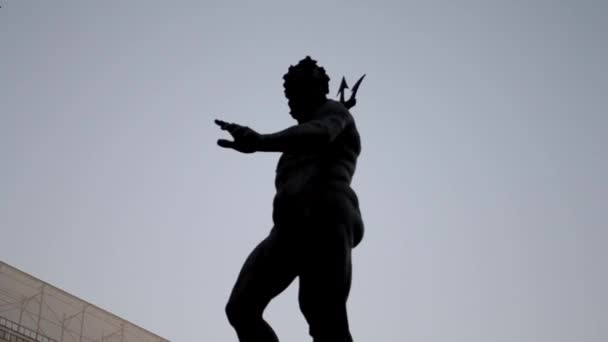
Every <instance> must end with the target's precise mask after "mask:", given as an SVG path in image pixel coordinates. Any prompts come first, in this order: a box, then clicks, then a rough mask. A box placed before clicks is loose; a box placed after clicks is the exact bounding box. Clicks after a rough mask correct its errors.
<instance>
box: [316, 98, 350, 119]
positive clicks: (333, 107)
mask: <svg viewBox="0 0 608 342" xmlns="http://www.w3.org/2000/svg"><path fill="white" fill-rule="evenodd" d="M322 112H323V115H339V116H344V117H350V116H351V114H350V112H349V110H348V108H346V106H344V104H343V103H341V102H339V101H336V100H332V99H328V100H327V102H325V104H324V105H323V106H322Z"/></svg>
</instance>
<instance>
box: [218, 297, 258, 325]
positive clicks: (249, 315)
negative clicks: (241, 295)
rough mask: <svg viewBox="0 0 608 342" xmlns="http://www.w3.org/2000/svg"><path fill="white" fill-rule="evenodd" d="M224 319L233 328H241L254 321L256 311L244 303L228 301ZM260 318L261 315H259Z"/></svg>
mask: <svg viewBox="0 0 608 342" xmlns="http://www.w3.org/2000/svg"><path fill="white" fill-rule="evenodd" d="M225 311H226V317H227V318H228V322H230V324H231V325H232V326H233V327H238V326H243V325H245V324H247V323H248V322H251V321H254V320H255V319H256V315H257V314H256V310H255V309H254V307H253V306H251V305H248V304H247V303H246V302H242V301H238V300H234V299H230V300H229V301H228V303H227V304H226V308H225ZM259 316H260V317H261V314H260V315H259Z"/></svg>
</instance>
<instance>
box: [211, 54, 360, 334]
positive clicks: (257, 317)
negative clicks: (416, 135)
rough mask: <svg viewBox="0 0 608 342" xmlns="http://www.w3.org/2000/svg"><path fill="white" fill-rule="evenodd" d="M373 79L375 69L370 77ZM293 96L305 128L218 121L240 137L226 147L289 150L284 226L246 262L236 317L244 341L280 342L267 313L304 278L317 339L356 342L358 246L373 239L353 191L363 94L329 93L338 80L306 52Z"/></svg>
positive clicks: (233, 300) (279, 198) (303, 301)
mask: <svg viewBox="0 0 608 342" xmlns="http://www.w3.org/2000/svg"><path fill="white" fill-rule="evenodd" d="M364 76H365V75H364ZM283 79H284V89H285V96H286V97H287V99H288V104H289V108H290V114H291V116H292V117H293V118H294V119H295V120H297V121H298V124H297V125H294V126H291V127H289V128H287V129H285V130H283V131H280V132H277V133H273V134H260V133H258V132H256V131H254V130H253V129H251V128H249V127H246V126H241V125H237V124H234V123H227V122H224V121H221V120H215V123H216V124H217V125H219V127H220V128H221V129H222V130H225V131H228V133H230V135H231V136H232V138H233V139H234V140H232V141H231V140H225V139H220V140H218V141H217V143H218V145H219V146H221V147H225V148H231V149H234V150H236V151H239V152H243V153H253V152H281V153H282V155H281V158H280V159H279V162H278V165H277V169H276V179H275V186H276V195H275V197H274V201H273V213H272V218H273V221H274V226H273V228H272V229H271V231H270V233H269V235H268V237H266V238H265V239H264V240H263V241H262V242H260V243H259V245H258V246H257V247H255V249H254V250H253V251H252V252H251V254H250V255H249V257H248V258H247V260H246V261H245V263H244V265H243V267H242V269H241V272H240V274H239V275H238V279H237V281H236V284H235V285H234V288H233V290H232V293H231V295H230V298H229V300H228V304H227V305H226V314H227V316H228V320H229V322H230V324H231V325H232V326H233V327H234V329H235V330H236V333H237V335H238V338H239V341H240V342H277V341H278V338H277V336H276V334H275V333H274V331H273V330H272V328H270V326H269V325H268V323H267V322H266V321H265V320H264V319H263V317H262V314H263V312H264V309H265V308H266V306H267V305H268V303H269V302H270V300H272V299H273V298H274V297H275V296H277V295H278V294H280V293H281V292H283V290H285V289H286V288H287V287H288V286H289V285H290V284H291V282H292V281H293V280H294V279H295V278H299V283H300V284H299V285H300V287H299V295H298V300H299V304H300V309H301V311H302V314H303V315H304V317H305V318H306V321H307V322H308V325H309V332H310V335H311V336H312V338H313V340H314V341H315V342H338V341H339V342H351V341H352V337H351V334H350V331H349V326H348V318H347V310H346V302H347V299H348V295H349V292H350V286H351V267H352V265H351V250H352V249H353V248H354V247H355V246H357V245H358V244H359V242H360V241H361V239H362V237H363V221H362V219H361V213H360V211H359V203H358V199H357V195H356V194H355V192H354V191H353V189H352V188H351V186H350V184H351V179H352V177H353V174H354V172H355V166H356V162H357V157H358V156H359V153H360V152H361V142H360V138H359V133H358V131H357V128H356V126H355V121H354V119H353V117H352V115H351V114H350V112H349V110H348V108H350V107H352V106H354V105H355V103H356V100H355V98H354V95H355V93H356V91H357V88H358V86H359V84H360V83H361V80H362V79H363V77H362V78H361V79H360V80H359V81H358V82H357V84H356V85H355V86H354V87H353V89H352V90H353V91H352V93H353V95H352V96H351V99H349V100H348V101H345V100H344V89H345V88H347V87H348V86H347V85H346V82H345V81H344V80H343V82H342V85H341V87H340V92H339V94H340V95H341V101H334V100H331V99H328V98H327V94H328V92H329V89H328V87H329V77H328V76H327V74H326V72H325V70H324V68H322V67H320V66H318V65H317V62H316V61H314V60H313V59H311V58H310V57H306V58H305V59H303V60H301V61H300V62H299V63H298V64H297V65H295V66H291V67H290V68H289V71H288V72H287V74H285V76H284V77H283Z"/></svg>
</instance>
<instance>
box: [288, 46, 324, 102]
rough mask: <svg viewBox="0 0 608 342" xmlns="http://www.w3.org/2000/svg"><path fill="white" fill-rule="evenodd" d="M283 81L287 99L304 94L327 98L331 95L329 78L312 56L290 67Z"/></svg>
mask: <svg viewBox="0 0 608 342" xmlns="http://www.w3.org/2000/svg"><path fill="white" fill-rule="evenodd" d="M283 80H284V82H283V87H284V88H285V95H286V96H287V97H290V95H293V94H301V93H302V92H304V93H307V94H311V95H313V94H314V95H316V96H320V97H325V96H326V95H327V94H328V93H329V76H327V73H326V72H325V69H324V68H323V67H321V66H318V65H317V61H315V60H314V59H312V58H310V56H306V58H304V59H303V60H301V61H300V62H299V63H298V64H297V65H295V66H294V65H292V66H290V67H289V70H288V72H287V73H286V74H285V75H284V76H283Z"/></svg>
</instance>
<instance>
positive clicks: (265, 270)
mask: <svg viewBox="0 0 608 342" xmlns="http://www.w3.org/2000/svg"><path fill="white" fill-rule="evenodd" d="M291 254H292V253H291V251H290V246H289V244H288V243H285V242H284V241H282V240H281V239H280V238H279V237H278V236H276V234H273V233H272V232H271V234H270V235H269V236H268V237H267V238H266V239H264V240H263V241H262V242H260V244H258V246H257V247H256V248H255V249H254V250H253V251H252V252H251V254H250V255H249V257H248V258H247V260H246V261H245V264H244V265H243V268H242V269H241V272H240V274H239V276H238V279H237V281H236V284H235V285H234V288H233V290H232V293H231V295H230V299H229V300H228V304H227V305H226V314H227V316H228V320H229V321H230V324H231V325H232V326H233V327H234V329H235V330H236V333H237V335H238V337H239V341H240V342H278V339H277V336H276V334H275V333H274V331H273V330H272V328H270V326H269V325H268V323H266V321H264V319H263V318H262V314H263V312H264V309H265V308H266V306H267V305H268V303H269V302H270V300H271V299H272V298H274V297H275V296H277V295H278V294H279V293H281V292H282V291H283V290H285V289H286V288H287V287H288V286H289V284H290V283H291V282H292V281H293V280H294V278H295V277H296V275H297V274H296V266H295V263H294V262H293V257H292V255H291Z"/></svg>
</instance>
